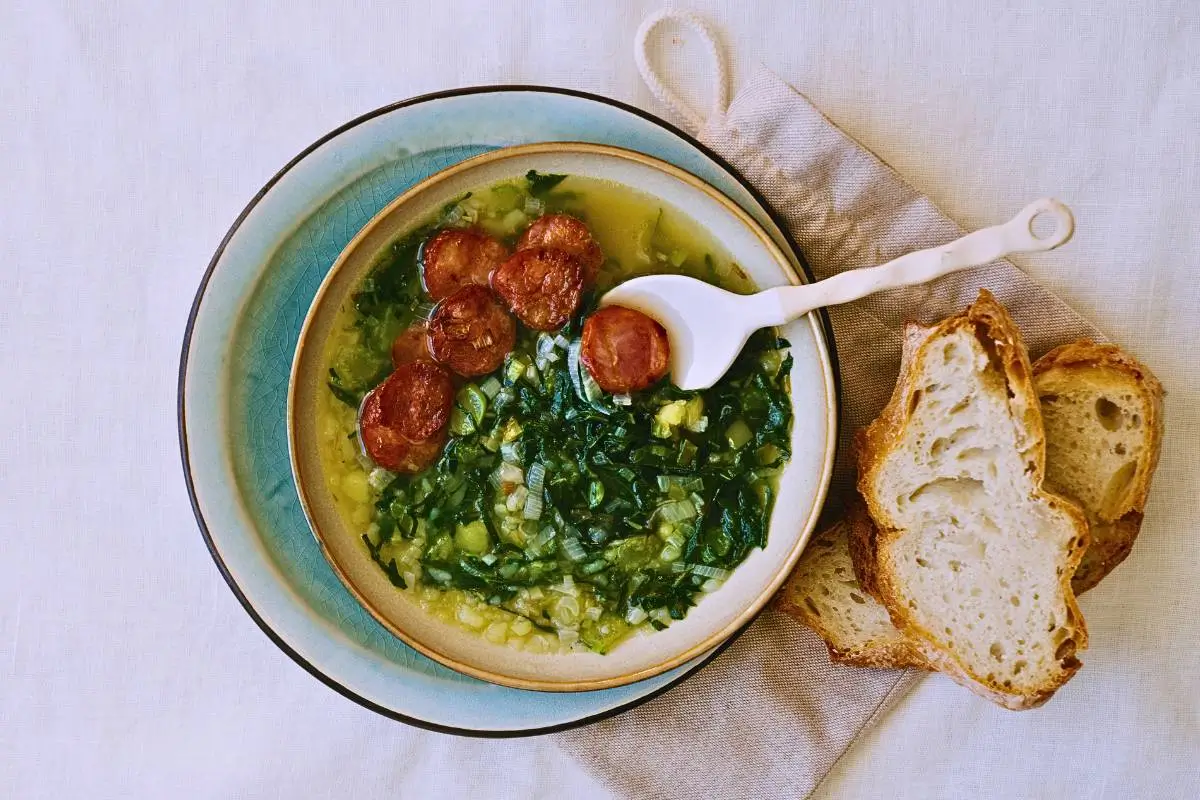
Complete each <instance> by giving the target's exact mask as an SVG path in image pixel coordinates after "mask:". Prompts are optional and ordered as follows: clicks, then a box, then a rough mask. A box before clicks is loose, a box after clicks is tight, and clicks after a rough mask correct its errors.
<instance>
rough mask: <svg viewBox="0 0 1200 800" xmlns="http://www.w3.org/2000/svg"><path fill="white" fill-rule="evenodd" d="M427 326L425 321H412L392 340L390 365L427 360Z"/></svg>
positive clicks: (428, 353) (395, 365)
mask: <svg viewBox="0 0 1200 800" xmlns="http://www.w3.org/2000/svg"><path fill="white" fill-rule="evenodd" d="M431 358H433V354H432V353H430V352H429V327H428V325H427V324H426V323H425V322H423V321H422V322H414V323H413V324H412V325H410V326H408V327H407V328H405V329H404V331H403V332H402V333H401V334H400V335H399V336H397V337H396V339H395V341H393V342H392V366H393V367H399V366H400V365H402V364H410V363H412V362H413V361H421V360H429V359H431Z"/></svg>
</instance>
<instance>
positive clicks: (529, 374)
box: [525, 364, 542, 389]
mask: <svg viewBox="0 0 1200 800" xmlns="http://www.w3.org/2000/svg"><path fill="white" fill-rule="evenodd" d="M525 380H527V381H529V383H530V384H531V385H532V386H534V387H535V388H538V389H540V388H542V377H541V375H539V374H538V368H537V366H535V365H534V364H530V365H529V366H528V367H526V368H525Z"/></svg>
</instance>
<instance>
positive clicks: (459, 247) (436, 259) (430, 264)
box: [421, 228, 508, 300]
mask: <svg viewBox="0 0 1200 800" xmlns="http://www.w3.org/2000/svg"><path fill="white" fill-rule="evenodd" d="M506 258H508V248H507V247H505V246H504V244H503V243H502V242H500V241H499V240H498V239H495V238H493V237H491V236H488V235H487V234H486V233H484V232H483V231H480V230H477V229H475V228H466V229H458V228H454V229H450V230H444V231H442V232H441V233H439V234H437V235H436V236H434V237H433V238H432V239H430V240H429V241H427V242H426V243H425V246H424V247H423V248H422V249H421V281H422V283H424V285H425V291H426V292H428V293H429V296H430V297H431V298H433V299H434V300H442V299H444V298H446V297H449V296H450V295H452V294H454V293H455V292H456V291H458V290H459V289H461V288H463V287H464V286H487V285H488V277H489V276H490V275H491V274H492V270H494V269H495V268H496V267H498V266H500V265H501V264H502V263H504V259H506Z"/></svg>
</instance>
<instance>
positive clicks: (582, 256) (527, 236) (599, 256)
mask: <svg viewBox="0 0 1200 800" xmlns="http://www.w3.org/2000/svg"><path fill="white" fill-rule="evenodd" d="M533 247H553V248H554V249H555V250H565V251H566V252H568V253H570V254H571V255H573V256H575V257H576V258H578V259H579V264H580V266H582V267H583V282H584V285H586V286H591V285H592V284H594V283H595V282H596V273H598V272H599V271H600V265H601V264H603V263H604V253H603V251H601V250H600V245H599V243H598V242H597V241H596V239H595V237H593V236H592V232H591V231H590V230H588V226H587V225H584V224H583V222H581V221H580V220H578V219H576V218H575V217H572V216H570V215H568V214H547V215H546V216H544V217H540V218H539V219H537V220H534V222H533V224H532V225H530V226H529V227H528V228H526V229H525V232H524V233H523V234H521V238H520V240H519V241H518V242H517V250H528V249H530V248H533Z"/></svg>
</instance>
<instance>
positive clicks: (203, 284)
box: [176, 84, 841, 739]
mask: <svg viewBox="0 0 1200 800" xmlns="http://www.w3.org/2000/svg"><path fill="white" fill-rule="evenodd" d="M499 92H542V93H545V94H559V95H567V96H569V97H578V98H581V99H584V100H591V101H594V102H598V103H604V104H606V105H610V106H613V107H614V108H618V109H620V110H622V111H625V112H628V113H630V114H634V115H635V116H638V117H640V118H642V119H644V120H646V121H647V122H650V123H652V124H654V125H657V126H658V127H660V128H664V129H665V130H667V131H668V132H670V133H673V134H674V135H676V136H678V137H679V138H681V139H683V140H684V141H685V142H687V143H688V144H689V145H691V146H692V147H694V148H696V149H697V150H699V151H700V152H701V153H703V154H704V155H705V156H707V157H708V158H710V159H711V160H713V161H714V162H716V163H717V164H718V165H719V166H720V167H721V168H722V169H724V170H726V171H727V172H728V173H729V174H730V175H732V176H733V177H734V179H735V180H737V181H738V183H740V184H741V185H742V187H743V188H744V189H746V191H747V192H749V193H750V195H751V196H752V197H753V198H754V199H755V201H756V202H758V203H759V205H761V206H762V208H763V209H764V210H765V211H766V212H767V215H768V216H769V217H770V218H771V221H772V222H774V223H775V225H776V226H777V227H778V228H779V230H780V231H781V232H782V233H783V235H784V238H785V239H786V240H787V244H788V246H789V247H790V248H791V251H792V254H793V255H795V257H796V260H797V262H798V263H799V264H800V268H801V270H803V272H804V275H805V277H806V278H807V279H808V280H809V281H813V280H815V278H814V276H813V273H812V269H811V268H810V267H809V265H808V261H807V260H806V259H805V258H804V254H803V253H802V252H800V249H799V248H798V247H797V246H796V243H795V242H794V241H793V240H792V237H791V235H790V234H789V233H788V229H787V225H786V223H785V222H784V220H783V218H782V217H781V216H780V215H779V214H778V212H776V211H775V209H774V208H773V207H772V206H771V204H770V203H768V202H767V199H766V198H765V197H763V196H762V195H761V194H760V193H759V191H758V189H756V188H755V187H754V186H753V185H752V184H751V183H750V182H749V181H747V180H746V179H745V178H744V177H742V175H741V173H740V172H738V170H737V169H735V168H734V167H733V165H731V164H729V163H728V162H727V161H726V160H725V159H724V158H722V157H721V156H720V155H718V154H717V153H715V152H713V151H712V150H711V149H709V148H708V147H707V146H706V145H704V144H702V143H700V142H699V141H698V140H697V139H696V138H694V137H693V136H692V135H690V134H689V133H687V132H686V131H683V130H681V129H680V128H678V127H676V126H675V125H672V124H671V123H669V122H667V121H665V120H663V119H660V118H658V117H656V116H654V115H653V114H650V113H649V112H647V111H643V110H642V109H640V108H636V107H634V106H631V105H628V104H626V103H623V102H621V101H619V100H613V99H611V98H608V97H603V96H601V95H596V94H592V93H590V92H583V91H578V90H576V89H564V88H559V87H553V86H538V85H527V84H495V85H485V86H469V87H463V88H459V89H447V90H443V91H440V92H431V93H429V94H422V95H417V96H416V97H410V98H408V99H406V100H400V101H398V102H395V103H390V104H388V105H386V106H381V107H379V108H377V109H374V110H373V111H368V112H367V113H365V114H363V115H361V116H358V117H356V118H354V119H352V120H350V121H349V122H347V123H345V124H343V125H341V126H339V127H337V128H335V129H333V130H332V131H330V132H329V133H327V134H325V135H324V136H322V137H321V138H320V139H317V140H316V141H315V142H313V143H312V144H311V145H309V146H308V147H306V148H304V149H303V150H302V151H300V153H299V154H298V155H296V156H295V157H294V158H293V159H291V160H290V161H288V163H287V164H285V165H284V166H283V167H282V168H281V169H280V170H279V171H278V172H276V173H275V174H274V175H273V176H272V177H271V179H270V180H269V181H267V183H266V184H264V185H263V187H262V188H261V189H260V190H259V191H258V192H257V193H256V194H255V195H254V197H253V198H251V200H250V202H249V203H247V204H246V207H245V208H244V209H242V212H241V213H240V214H238V217H237V219H236V220H234V222H233V225H231V226H230V228H229V231H228V232H227V233H226V234H225V236H224V237H223V238H222V239H221V243H220V244H219V245H218V246H217V250H216V252H215V253H214V254H213V257H212V259H211V260H210V261H209V263H208V268H207V269H206V270H205V271H204V277H203V278H202V279H201V281H200V286H199V288H198V289H197V290H196V297H195V299H194V300H193V301H192V307H191V310H190V312H189V313H188V320H187V326H186V327H185V329H184V334H183V348H182V352H181V354H180V359H179V379H178V389H177V392H178V397H177V406H176V407H177V422H178V426H179V450H180V456H181V458H182V465H183V475H184V480H185V482H186V483H187V489H188V498H189V500H190V501H191V504H192V513H193V514H194V515H195V517H196V523H197V524H198V525H199V527H200V534H201V536H203V538H204V544H205V546H206V547H207V548H208V552H209V555H211V556H212V559H213V561H214V563H216V565H217V569H218V570H219V571H220V573H221V576H222V577H223V578H224V579H225V583H226V584H228V586H229V589H230V591H232V592H233V594H234V596H235V597H236V598H237V600H238V602H239V603H240V604H241V606H242V608H243V609H245V611H246V613H247V614H248V615H249V616H250V618H251V619H252V620H254V622H255V624H256V625H258V627H259V628H260V629H261V630H262V632H263V633H265V634H266V636H267V638H268V639H270V640H271V641H272V642H273V643H274V644H275V646H276V647H278V648H279V649H280V650H282V651H283V652H284V653H285V654H287V656H288V657H289V658H291V659H292V660H293V661H295V662H296V663H297V664H299V665H300V666H301V667H302V668H304V670H305V671H306V672H308V673H309V674H310V675H312V676H313V677H314V678H316V679H317V680H319V681H320V682H321V683H323V684H325V685H326V686H328V687H329V688H331V689H333V690H334V691H335V692H337V693H338V694H340V695H342V696H343V697H346V698H347V699H349V700H352V701H354V702H355V703H358V704H359V705H360V706H362V707H364V708H367V709H370V710H371V711H374V712H375V713H377V714H380V715H382V716H384V717H387V718H389V719H393V720H396V721H398V722H404V723H407V724H409V725H413V726H415V727H418V728H423V729H425V730H430V731H436V732H438V733H448V734H453V735H457V736H471V737H479V738H491V739H509V738H516V737H523V736H541V735H545V734H550V733H558V732H560V731H565V730H571V729H573V728H579V727H583V726H585V725H590V724H591V723H593V722H599V721H601V720H605V719H609V718H610V717H615V716H616V715H618V714H621V713H623V712H625V711H628V710H629V709H631V708H636V707H637V706H640V705H642V704H643V703H646V702H648V701H650V700H653V699H654V698H656V697H658V696H659V695H661V694H663V693H665V692H667V691H669V690H670V689H672V688H674V687H675V686H678V685H679V684H680V683H682V682H683V681H685V680H687V679H688V678H690V677H691V676H692V675H694V674H696V673H697V672H698V671H700V670H701V669H703V668H704V667H706V666H707V665H708V664H709V663H711V662H712V660H713V659H715V658H716V657H717V656H718V655H720V654H721V653H722V652H723V651H724V650H725V648H727V647H729V646H730V645H731V644H733V642H734V641H735V640H736V639H737V638H738V637H739V636H741V635H742V634H743V633H745V631H746V629H747V628H749V627H750V625H752V624H753V623H754V619H751V620H750V621H749V622H747V623H746V625H744V626H743V627H742V628H741V629H740V630H738V631H736V632H735V633H734V634H733V635H731V636H730V637H729V638H728V639H726V640H725V641H724V642H722V643H721V644H719V645H717V646H716V647H715V648H713V650H712V651H711V652H710V653H709V654H708V655H707V656H705V657H704V658H703V660H701V661H700V662H699V663H698V664H696V665H695V666H694V667H692V668H691V669H690V670H688V671H687V672H685V673H683V674H682V675H680V676H679V677H678V678H676V679H675V680H673V681H671V682H670V683H668V684H666V685H665V686H662V687H660V688H659V689H656V690H655V691H653V692H650V693H649V694H647V695H644V696H642V697H639V698H636V699H634V700H631V701H630V702H628V703H625V704H624V705H620V706H617V707H616V708H611V709H608V710H607V711H602V712H600V713H599V714H593V715H591V716H588V717H582V718H580V719H577V720H573V721H571V722H564V723H561V724H558V725H549V726H546V727H542V728H525V729H516V730H509V731H487V730H475V729H472V728H457V727H454V726H448V725H440V724H438V723H434V722H428V721H426V720H422V719H418V718H416V717H410V716H407V715H405V714H400V713H398V712H396V711H392V710H391V709H388V708H384V707H383V706H381V705H379V704H377V703H374V702H372V701H371V700H368V699H367V698H365V697H362V696H361V695H359V694H356V693H355V692H353V691H352V690H350V689H349V688H347V687H345V686H343V685H342V684H340V683H338V682H337V681H336V680H334V679H333V678H332V677H330V676H328V675H326V674H325V673H323V672H322V671H321V670H319V669H318V668H317V667H315V666H314V665H313V664H311V663H309V662H308V661H307V660H306V659H305V658H304V657H303V656H301V655H300V654H299V653H298V652H296V651H295V650H294V649H292V647H291V646H290V645H289V644H288V643H287V642H285V641H283V639H282V638H281V637H280V636H279V635H278V634H277V633H275V631H274V630H273V629H272V628H271V627H270V626H269V625H267V623H266V621H265V620H263V618H262V617H261V616H259V614H258V612H257V611H256V610H255V608H254V607H253V606H252V605H251V604H250V602H249V600H247V598H246V596H245V595H244V594H243V593H242V590H241V588H240V587H239V586H238V585H237V583H236V581H234V579H233V576H232V574H230V572H229V569H228V567H226V565H225V562H224V561H222V560H221V556H220V554H219V553H218V552H217V548H216V546H215V544H214V543H213V539H212V535H211V534H210V532H209V530H208V524H207V523H206V522H205V519H204V516H203V514H201V512H200V504H199V500H198V499H197V497H196V488H195V484H194V482H193V480H192V471H191V465H190V463H189V460H188V441H187V431H186V427H185V424H184V419H185V411H186V409H185V407H184V381H185V377H186V375H187V361H188V353H189V351H190V350H191V344H192V333H193V331H194V329H195V324H196V316H197V315H198V314H199V311H200V303H201V301H202V300H203V298H204V293H205V291H206V290H207V289H208V283H209V281H210V280H211V278H212V275H213V272H214V271H215V270H216V266H217V262H218V261H219V260H220V258H221V256H222V254H224V252H225V247H226V246H227V245H228V244H229V240H230V239H231V238H232V237H233V235H234V233H236V232H237V230H238V228H240V227H241V225H242V222H243V221H244V220H245V219H246V217H247V216H248V215H249V214H250V212H251V211H252V210H253V209H254V207H255V206H257V205H258V203H259V201H261V200H262V198H263V197H264V196H266V194H267V192H269V191H270V190H271V189H272V188H273V187H274V186H275V184H276V183H278V182H279V181H280V179H281V178H283V176H284V175H285V174H287V172H288V171H290V170H291V169H292V168H293V167H294V166H296V165H297V164H298V163H300V162H301V161H302V160H304V158H306V157H307V156H308V155H309V154H310V153H312V152H313V151H314V150H316V149H317V148H319V147H321V146H322V145H323V144H325V143H326V142H328V141H330V140H331V139H334V138H336V137H338V136H340V135H341V134H343V133H345V132H346V131H348V130H350V129H351V128H354V127H357V126H358V125H361V124H362V123H364V122H368V121H370V120H372V119H374V118H375V117H378V116H382V115H383V114H388V113H391V112H392V111H395V110H397V109H400V108H406V107H408V106H414V105H418V104H420V103H425V102H428V101H431V100H442V99H446V98H450V97H462V96H466V95H475V94H491V93H499ZM818 316H819V318H820V320H821V327H822V330H823V331H824V334H825V346H826V348H827V350H828V352H829V360H830V366H831V367H832V370H833V379H834V403H835V405H836V406H837V408H836V409H835V412H836V414H838V415H840V411H841V408H840V407H841V376H840V370H839V366H838V357H837V347H836V344H835V342H834V338H833V328H832V326H831V324H830V322H829V316H828V314H826V313H825V311H824V309H822V310H821V311H819V312H818ZM835 419H836V416H835ZM833 435H834V436H836V435H837V434H836V431H834V432H833ZM765 608H766V606H764V609H765ZM759 613H760V614H761V613H762V612H761V611H760V612H759ZM755 619H757V615H755Z"/></svg>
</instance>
